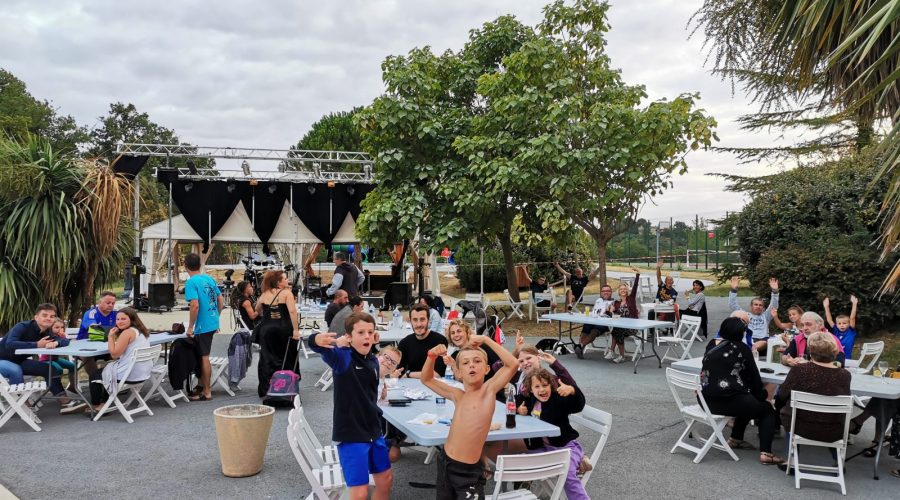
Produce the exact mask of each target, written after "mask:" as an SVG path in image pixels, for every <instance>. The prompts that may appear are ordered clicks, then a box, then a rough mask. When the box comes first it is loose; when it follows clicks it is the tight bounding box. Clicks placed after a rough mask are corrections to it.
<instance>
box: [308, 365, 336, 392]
mask: <svg viewBox="0 0 900 500" xmlns="http://www.w3.org/2000/svg"><path fill="white" fill-rule="evenodd" d="M333 383H334V373H332V371H331V367H328V368H325V371H324V372H322V376H321V377H319V380H316V383H315V384H313V387H319V386H320V385H321V386H322V392H325V391H327V390H328V389H329V388H330V387H331V384H333Z"/></svg>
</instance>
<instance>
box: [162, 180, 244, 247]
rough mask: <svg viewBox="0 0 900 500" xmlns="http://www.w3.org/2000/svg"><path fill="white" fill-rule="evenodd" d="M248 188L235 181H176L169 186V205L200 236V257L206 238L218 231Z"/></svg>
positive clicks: (207, 242)
mask: <svg viewBox="0 0 900 500" xmlns="http://www.w3.org/2000/svg"><path fill="white" fill-rule="evenodd" d="M248 187H249V184H248V183H247V182H238V181H231V182H228V181H192V180H187V179H180V180H177V181H175V182H174V183H173V187H172V201H173V202H174V203H175V205H176V206H177V207H178V210H180V211H181V213H182V215H184V218H185V219H186V220H187V222H188V224H190V225H191V228H192V229H193V230H194V231H196V232H197V234H198V235H200V238H201V239H202V240H203V252H204V253H206V251H207V249H208V248H209V239H210V235H212V236H215V235H216V233H218V232H219V230H220V229H222V226H224V225H225V222H226V221H228V218H229V217H231V213H232V212H234V209H235V208H236V207H237V204H238V202H239V201H241V198H242V197H243V195H244V193H245V192H246V191H247V188H248ZM229 188H230V189H231V192H229ZM210 216H211V219H212V220H211V224H210Z"/></svg>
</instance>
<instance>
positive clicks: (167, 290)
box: [147, 283, 175, 309]
mask: <svg viewBox="0 0 900 500" xmlns="http://www.w3.org/2000/svg"><path fill="white" fill-rule="evenodd" d="M147 301H148V302H149V305H150V309H172V308H173V307H175V285H174V284H173V283H150V284H148V285H147Z"/></svg>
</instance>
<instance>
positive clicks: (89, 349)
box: [16, 333, 187, 415]
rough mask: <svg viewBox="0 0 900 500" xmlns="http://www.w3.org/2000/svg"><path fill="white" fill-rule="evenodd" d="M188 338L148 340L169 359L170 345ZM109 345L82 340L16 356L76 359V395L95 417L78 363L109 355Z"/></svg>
mask: <svg viewBox="0 0 900 500" xmlns="http://www.w3.org/2000/svg"><path fill="white" fill-rule="evenodd" d="M185 337H187V335H186V334H184V333H180V334H178V335H171V334H168V333H152V334H150V338H149V339H148V340H149V342H150V345H151V346H155V345H160V344H163V345H165V346H166V357H168V353H169V348H168V344H170V343H172V342H175V341H176V340H178V339H183V338H185ZM108 346H109V344H108V343H107V342H92V341H90V340H87V339H82V340H72V341H70V342H69V345H67V346H65V347H57V348H55V349H43V348H39V347H35V348H32V349H16V354H24V355H38V356H41V355H47V356H71V357H73V358H75V393H76V394H77V395H78V398H79V399H81V400H82V401H84V403H85V404H87V406H88V408H89V409H90V411H91V415H93V412H94V407H93V405H91V402H90V401H88V399H87V398H86V397H85V396H84V394H82V392H81V387H80V385H79V383H78V372H79V371H81V366H82V365H83V363H82V364H79V363H78V361H79V359H80V358H94V357H97V356H105V355H107V354H109V347H108ZM47 366H48V368H47V391H49V390H50V379H51V378H52V377H53V365H52V364H51V363H50V362H49V361H48V362H47ZM47 391H44V394H41V396H40V398H38V401H40V400H41V399H43V398H44V397H45V395H46V394H47Z"/></svg>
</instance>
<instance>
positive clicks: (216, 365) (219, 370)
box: [209, 356, 234, 396]
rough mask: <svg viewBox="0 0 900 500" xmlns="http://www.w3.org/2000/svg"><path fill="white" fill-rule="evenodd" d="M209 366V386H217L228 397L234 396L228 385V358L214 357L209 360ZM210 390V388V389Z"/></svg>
mask: <svg viewBox="0 0 900 500" xmlns="http://www.w3.org/2000/svg"><path fill="white" fill-rule="evenodd" d="M209 365H210V367H211V368H212V376H211V377H209V380H210V384H209V385H210V386H214V385H216V384H219V387H221V388H222V389H224V390H225V392H227V393H228V395H229V396H234V391H232V390H231V387H230V385H229V384H228V358H227V357H225V356H216V357H210V358H209ZM210 390H212V387H210Z"/></svg>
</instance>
